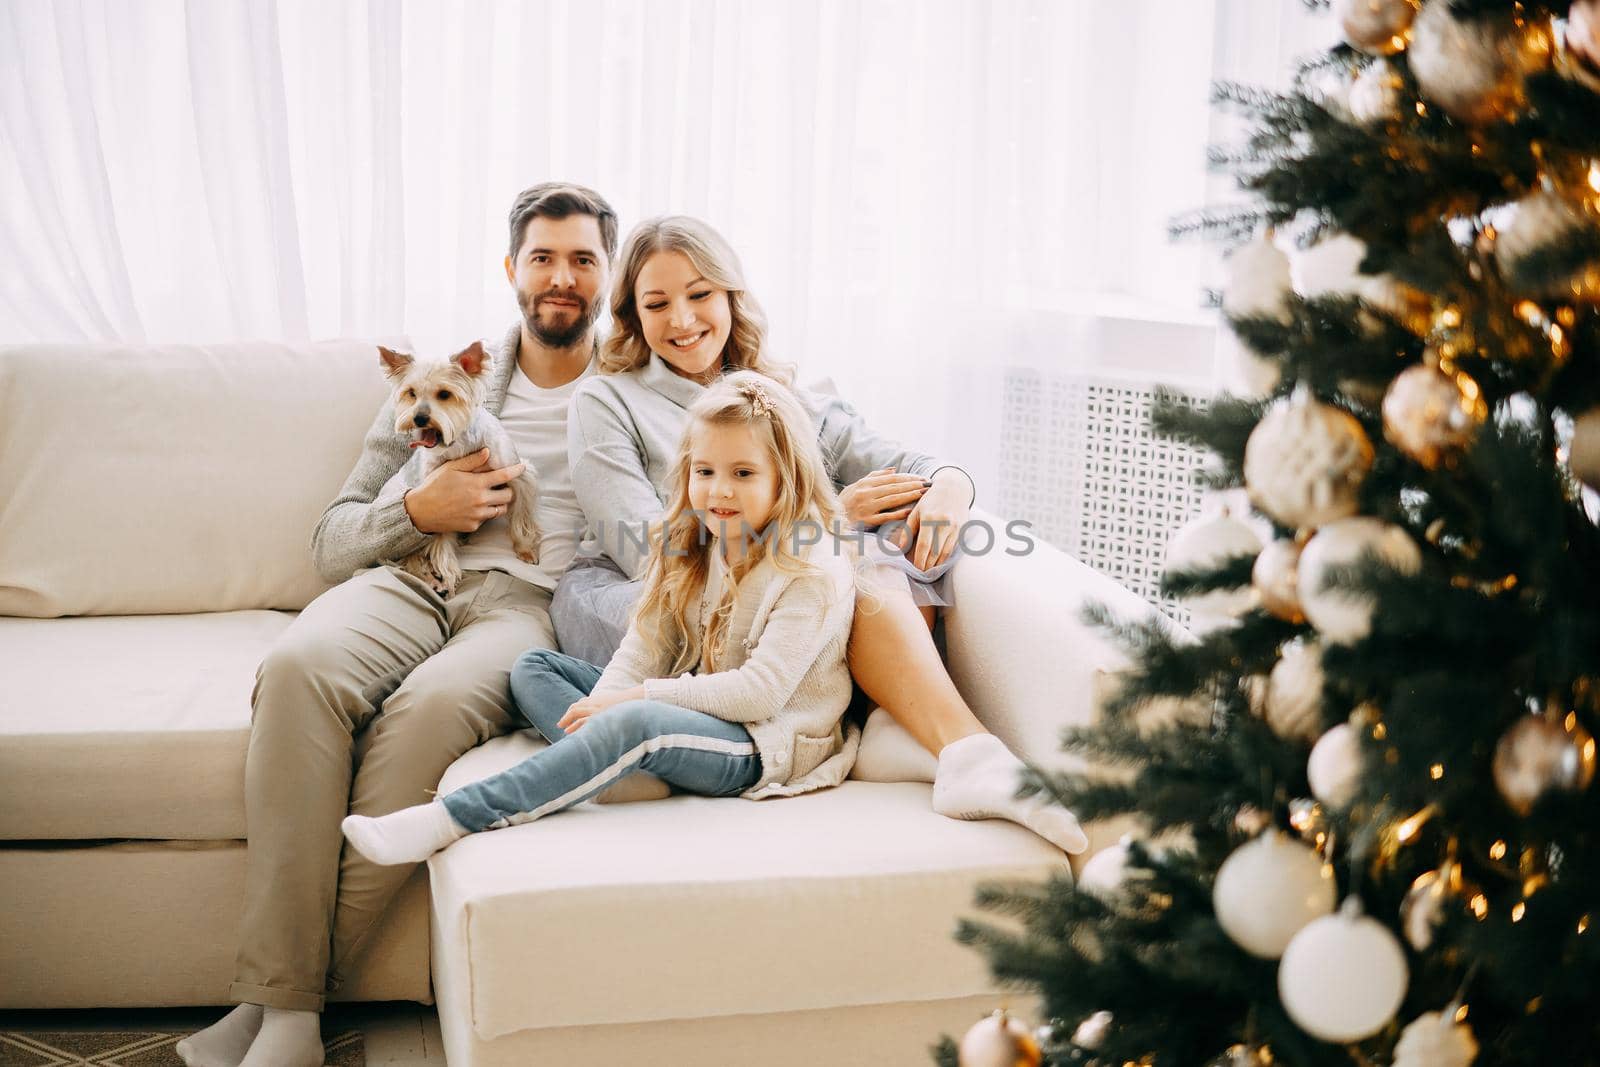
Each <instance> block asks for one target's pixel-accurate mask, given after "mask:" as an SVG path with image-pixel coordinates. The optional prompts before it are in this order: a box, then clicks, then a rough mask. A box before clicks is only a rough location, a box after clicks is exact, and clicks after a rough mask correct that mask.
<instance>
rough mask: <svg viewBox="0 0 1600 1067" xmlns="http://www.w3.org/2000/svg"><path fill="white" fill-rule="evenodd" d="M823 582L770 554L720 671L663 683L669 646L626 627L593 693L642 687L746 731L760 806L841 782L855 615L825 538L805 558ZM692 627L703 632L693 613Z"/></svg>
mask: <svg viewBox="0 0 1600 1067" xmlns="http://www.w3.org/2000/svg"><path fill="white" fill-rule="evenodd" d="M805 558H806V559H808V560H809V561H810V562H811V563H812V564H813V565H815V566H816V567H817V568H819V569H820V570H821V572H822V573H821V574H820V575H792V574H786V573H784V572H783V571H781V570H779V569H778V567H777V565H776V564H774V563H773V562H772V560H771V558H770V557H768V558H766V559H763V560H762V561H761V562H760V563H757V564H756V565H755V567H753V568H752V569H751V570H750V573H748V574H746V575H745V576H744V578H743V579H741V580H740V582H739V589H738V593H737V595H736V597H735V599H734V608H733V615H732V616H731V617H730V618H729V620H728V631H727V641H726V644H724V645H723V649H724V651H723V653H722V655H723V657H724V658H725V660H726V664H725V667H724V669H722V670H719V671H716V672H714V673H711V674H684V675H681V676H679V677H677V678H663V677H662V675H663V674H665V673H666V672H667V671H668V670H670V669H671V667H672V661H673V660H674V659H675V658H676V656H675V655H674V654H673V653H674V650H673V649H667V648H651V647H650V645H649V644H648V643H647V642H646V641H645V640H644V638H643V636H642V635H641V634H640V632H639V627H638V626H637V625H636V624H635V625H630V626H629V627H628V633H627V636H626V637H624V638H623V639H622V647H621V648H619V649H617V654H616V655H615V656H613V657H612V658H611V662H610V663H609V664H607V665H606V669H605V673H603V674H602V675H601V676H600V680H599V682H597V683H596V684H595V687H594V692H596V693H605V692H609V691H614V690H619V689H628V688H630V687H632V686H636V685H641V684H642V685H643V686H644V689H645V692H646V693H647V694H648V695H649V697H650V699H651V700H660V701H663V702H664V703H668V704H676V705H677V706H678V707H681V708H689V709H691V710H693V711H703V712H705V713H706V714H707V715H715V716H716V717H717V718H719V719H722V720H724V721H726V722H736V723H740V724H742V725H743V726H744V727H745V729H747V730H749V731H750V736H751V737H752V738H753V739H754V740H755V743H756V750H757V751H758V752H760V754H761V778H760V780H759V781H757V782H756V784H755V785H753V786H751V787H750V788H749V789H747V790H746V791H745V792H744V793H743V796H746V797H749V798H750V799H752V800H760V799H763V798H765V797H772V796H788V795H791V794H794V793H804V792H808V791H810V790H813V789H823V788H826V787H828V786H833V785H838V784H839V783H840V782H842V781H844V780H845V777H846V776H847V775H848V774H849V773H850V768H851V767H852V766H854V765H855V760H856V750H857V748H858V747H859V745H860V743H861V731H860V729H859V728H858V727H856V726H855V725H854V724H853V723H852V724H850V726H849V727H848V729H846V728H844V727H843V726H842V724H841V723H840V721H839V720H840V718H841V717H842V716H843V715H844V712H845V708H846V707H847V706H848V705H849V703H850V668H849V666H848V664H847V663H846V662H845V649H846V645H847V644H848V643H849V640H850V623H851V621H852V620H853V619H854V617H855V605H856V597H855V559H854V557H853V556H852V555H851V554H850V552H849V549H848V548H847V547H846V546H844V545H842V544H841V543H839V542H838V541H837V540H835V539H834V538H831V537H824V538H823V541H822V543H821V544H817V545H813V546H811V547H810V548H808V549H807V550H806V552H805ZM689 624H690V626H692V627H694V628H695V630H696V632H697V633H698V632H699V627H700V625H701V622H700V619H699V618H698V615H696V616H695V617H691V618H690V620H689Z"/></svg>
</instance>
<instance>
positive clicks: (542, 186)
mask: <svg viewBox="0 0 1600 1067" xmlns="http://www.w3.org/2000/svg"><path fill="white" fill-rule="evenodd" d="M569 215H592V216H593V217H594V219H595V221H596V222H598V223H599V224H600V243H601V244H603V245H605V249H606V262H608V263H609V262H611V261H612V260H614V259H616V257H617V213H616V212H615V211H613V210H612V209H611V205H610V204H608V203H606V198H605V197H603V196H601V195H600V194H599V193H597V192H595V191H594V190H593V189H589V188H586V187H584V186H582V185H575V184H573V183H572V182H540V183H539V184H538V185H535V186H532V187H531V188H528V189H524V190H522V192H520V193H518V194H517V200H516V203H514V204H512V205H511V219H510V222H511V251H510V252H509V253H508V254H509V255H510V256H511V258H512V259H515V258H516V257H517V249H519V248H521V247H522V238H523V235H524V234H526V233H527V232H528V223H529V222H530V221H531V220H533V219H536V218H546V219H564V218H566V217H567V216H569Z"/></svg>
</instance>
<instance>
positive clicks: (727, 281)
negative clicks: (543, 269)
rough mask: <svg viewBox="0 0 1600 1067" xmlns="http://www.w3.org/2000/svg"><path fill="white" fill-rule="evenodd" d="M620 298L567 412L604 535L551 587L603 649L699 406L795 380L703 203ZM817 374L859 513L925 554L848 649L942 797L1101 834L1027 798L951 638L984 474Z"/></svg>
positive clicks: (1073, 841)
mask: <svg viewBox="0 0 1600 1067" xmlns="http://www.w3.org/2000/svg"><path fill="white" fill-rule="evenodd" d="M611 316H612V334H611V336H610V337H609V338H608V339H607V341H606V343H605V346H604V348H603V350H602V352H601V355H600V370H601V373H600V374H599V375H597V376H596V377H594V378H591V379H590V380H589V381H587V382H585V383H584V384H583V385H581V386H580V387H579V388H578V390H577V392H576V393H574V395H573V399H572V409H571V411H570V413H569V415H568V419H567V432H568V438H567V443H568V453H569V457H570V459H571V463H572V481H573V486H574V488H575V490H576V493H577V498H578V504H579V506H580V507H581V508H582V509H583V512H584V517H585V519H586V520H587V521H588V524H589V529H590V531H591V532H592V533H593V534H594V535H595V537H596V539H597V544H595V545H592V546H590V550H589V553H588V554H587V555H586V556H583V555H581V556H580V559H579V561H577V562H575V563H574V565H573V567H572V568H571V569H569V570H568V571H567V573H566V575H565V576H564V577H563V578H562V580H561V584H560V585H559V586H558V587H557V589H556V593H555V598H554V601H553V603H552V605H551V616H552V620H553V622H554V624H555V627H556V632H557V636H558V638H559V640H560V643H561V647H562V649H563V650H564V651H566V652H569V653H571V654H573V655H576V656H579V657H581V658H583V659H587V660H589V661H590V662H593V663H596V664H601V665H603V664H604V663H605V661H606V660H608V659H609V658H610V656H611V653H612V652H614V651H615V649H616V646H617V644H618V643H619V642H620V640H621V638H622V635H623V633H625V632H626V630H627V624H628V615H629V611H630V609H631V607H632V605H633V601H634V600H635V598H636V597H637V596H638V590H639V582H638V579H639V577H640V575H641V572H642V569H643V566H644V561H645V559H646V556H647V552H648V544H649V531H650V524H652V523H654V522H656V521H658V520H659V518H660V516H661V514H662V513H663V511H664V510H665V504H666V500H665V498H664V496H663V494H664V492H665V487H666V486H667V484H668V481H669V474H670V469H671V465H672V463H673V460H674V457H675V455H676V450H677V444H678V441H679V440H680V438H681V437H682V435H683V430H684V426H685V424H686V422H687V418H688V415H687V412H688V409H689V407H690V406H691V405H693V404H694V402H695V401H696V400H697V399H699V397H700V396H701V394H702V393H703V392H704V391H705V389H706V387H707V386H708V385H709V384H710V383H712V382H714V381H716V379H717V378H718V377H720V376H721V375H722V374H723V373H724V371H729V370H753V371H757V372H759V373H762V374H765V375H767V376H768V377H771V378H773V379H775V380H777V381H780V382H782V383H784V384H785V385H790V384H792V381H793V374H792V372H791V370H790V369H789V368H788V367H786V366H784V365H781V364H778V363H775V362H773V361H772V359H771V358H770V356H769V355H768V354H767V352H766V350H765V340H766V321H765V317H764V316H763V315H762V312H761V308H760V305H759V304H758V303H757V302H756V300H755V298H754V296H752V295H751V294H750V292H749V291H748V290H747V289H746V288H745V285H744V278H743V271H742V269H741V267H740V265H739V260H738V257H737V256H736V255H735V254H734V252H733V250H732V248H731V247H729V245H728V243H727V242H726V241H725V240H723V238H722V237H721V235H720V234H718V233H717V232H716V231H715V230H714V229H712V228H711V227H710V226H709V225H707V224H706V223H704V222H701V221H699V220H698V219H693V218H688V217H684V216H669V217H663V218H657V219H651V220H648V221H646V222H643V223H641V224H640V225H639V226H638V227H637V228H636V229H635V230H634V231H633V233H632V234H630V235H629V237H628V240H627V242H626V245H625V247H624V249H623V252H622V256H621V259H620V261H619V263H618V270H617V273H616V280H615V283H614V286H613V289H612V294H611ZM800 392H801V396H802V398H803V400H804V402H805V403H806V406H807V408H808V409H809V411H810V413H811V416H812V419H813V421H814V422H815V423H816V426H817V431H818V443H819V445H820V446H821V449H822V454H823V458H824V461H825V462H826V465H827V468H828V473H829V475H830V477H832V478H833V481H834V484H835V486H837V487H838V488H839V491H840V499H841V502H842V504H843V506H844V509H845V514H846V518H847V519H848V520H850V521H852V522H856V523H860V524H862V525H864V526H867V527H879V526H882V525H884V524H889V523H903V528H902V529H901V530H900V533H901V535H902V536H901V537H900V542H901V543H902V544H903V545H904V547H905V555H906V558H907V561H908V562H909V563H910V564H911V567H910V568H908V569H914V570H915V571H917V572H919V573H918V574H917V575H916V576H915V577H913V579H912V580H910V581H907V580H904V579H902V580H899V581H897V582H894V581H891V582H881V583H879V584H880V585H881V586H882V587H883V589H882V595H880V596H877V597H873V598H870V599H871V600H873V601H874V602H875V603H874V604H873V605H872V606H871V607H869V608H863V609H862V610H858V611H857V612H856V614H855V619H854V623H853V628H852V631H851V636H850V646H849V661H850V672H851V675H852V676H853V677H854V679H855V682H856V684H857V685H858V686H860V688H861V689H862V691H863V692H865V693H866V695H867V696H868V697H869V698H871V699H872V700H873V701H874V702H875V703H876V704H877V705H878V706H879V707H881V708H883V709H884V711H886V712H887V713H888V714H889V715H890V716H891V717H892V718H893V719H894V721H895V722H897V723H899V724H900V725H901V726H902V727H904V728H905V729H906V731H908V732H909V733H910V734H911V736H912V737H913V738H915V739H916V741H917V742H918V743H919V744H921V745H922V747H923V748H925V749H927V750H928V751H929V752H930V753H932V754H933V755H934V756H936V757H937V759H938V764H937V771H936V772H935V774H934V779H933V780H934V796H933V805H934V809H935V810H936V811H938V812H939V813H940V814H943V815H947V816H950V817H952V818H961V819H984V818H1004V819H1010V820H1011V821H1013V822H1017V823H1019V824H1021V825H1024V826H1027V827H1028V828H1029V829H1031V830H1033V831H1034V832H1035V833H1038V834H1039V835H1040V836H1042V837H1044V838H1046V839H1047V840H1049V841H1051V842H1052V843H1054V844H1055V845H1057V846H1058V847H1060V848H1062V849H1064V850H1066V851H1068V852H1076V851H1081V850H1082V849H1084V848H1086V847H1087V844H1088V842H1087V839H1086V838H1085V837H1084V835H1083V832H1082V830H1081V829H1079V827H1078V823H1077V820H1076V819H1075V818H1074V817H1073V816H1072V815H1071V813H1070V812H1066V811H1064V810H1062V809H1061V808H1060V807H1058V806H1056V805H1053V804H1050V803H1048V802H1047V801H1046V800H1045V799H1044V798H1043V797H1037V796H1036V797H1032V798H1029V799H1027V800H1017V799H1016V796H1015V794H1016V791H1017V786H1018V784H1019V774H1020V771H1021V769H1022V768H1021V763H1020V762H1019V761H1018V760H1017V758H1016V757H1015V756H1013V755H1012V754H1011V753H1010V752H1009V751H1008V750H1007V749H1006V747H1005V745H1004V744H1003V743H1001V742H1000V740H999V739H998V738H996V737H994V736H993V735H992V734H990V733H989V732H988V731H986V730H985V729H984V727H983V725H982V724H981V723H980V722H978V720H977V717H976V716H974V715H973V713H972V709H971V708H969V707H968V706H967V704H966V701H965V700H963V699H962V697H961V694H960V693H958V692H957V691H956V687H955V684H954V683H953V682H952V681H951V680H950V675H949V673H948V672H947V671H946V670H945V667H944V663H943V661H942V660H941V659H940V658H939V653H938V650H937V648H936V647H935V646H934V642H933V635H932V632H931V626H932V624H933V622H934V620H935V617H936V616H935V611H936V605H939V604H942V603H943V602H944V598H943V597H942V596H941V590H940V584H941V582H942V580H943V575H944V573H945V572H946V571H947V570H948V569H949V567H950V566H951V564H952V563H953V562H954V553H955V547H956V540H957V537H956V534H957V531H958V530H959V529H960V527H961V524H962V523H963V522H964V521H965V520H966V518H967V514H968V510H969V508H970V507H971V504H972V500H973V495H974V490H973V486H972V482H971V480H970V479H969V478H968V477H967V475H966V473H965V472H964V471H962V470H960V469H959V468H957V467H953V466H948V465H941V464H940V463H939V462H938V461H937V460H935V459H933V458H932V457H930V456H927V455H923V454H921V453H916V452H911V451H908V450H906V449H905V448H904V447H903V446H901V445H899V444H896V443H895V442H892V441H890V440H887V439H885V438H883V437H881V436H879V435H878V434H876V433H874V432H873V431H872V429H871V428H870V427H868V426H867V425H866V423H865V422H864V421H863V420H862V418H861V416H860V415H859V414H857V413H856V411H855V409H854V408H852V407H851V406H850V405H849V404H846V403H845V402H844V401H842V400H840V399H838V398H835V397H824V396H819V395H816V394H808V393H805V392H804V391H800ZM875 542H876V538H873V537H868V538H867V539H866V544H867V545H868V546H869V547H870V546H872V545H873V544H874V543H875ZM885 569H886V568H885Z"/></svg>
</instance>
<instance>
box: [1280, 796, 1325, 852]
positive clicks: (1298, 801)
mask: <svg viewBox="0 0 1600 1067" xmlns="http://www.w3.org/2000/svg"><path fill="white" fill-rule="evenodd" d="M1289 825H1290V826H1292V827H1294V832H1295V833H1297V834H1299V835H1300V837H1301V838H1302V839H1304V840H1305V841H1306V842H1308V843H1310V844H1312V845H1315V846H1317V847H1321V843H1322V842H1321V838H1322V837H1323V836H1324V835H1325V834H1327V832H1328V815H1327V813H1326V812H1324V811H1323V810H1322V805H1321V804H1318V803H1317V802H1316V801H1315V800H1312V799H1311V798H1310V797H1295V798H1294V799H1293V800H1291V801H1289Z"/></svg>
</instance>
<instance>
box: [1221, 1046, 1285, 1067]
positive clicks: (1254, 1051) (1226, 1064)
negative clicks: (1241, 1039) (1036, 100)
mask: <svg viewBox="0 0 1600 1067" xmlns="http://www.w3.org/2000/svg"><path fill="white" fill-rule="evenodd" d="M1277 1062H1278V1061H1277V1060H1275V1059H1273V1057H1272V1050H1271V1049H1270V1048H1268V1047H1267V1046H1265V1045H1231V1046H1229V1048H1228V1051H1226V1052H1224V1053H1223V1054H1222V1055H1220V1056H1218V1057H1217V1058H1216V1059H1214V1060H1212V1061H1211V1062H1210V1063H1209V1064H1207V1065H1206V1067H1273V1064H1275V1063H1277Z"/></svg>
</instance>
